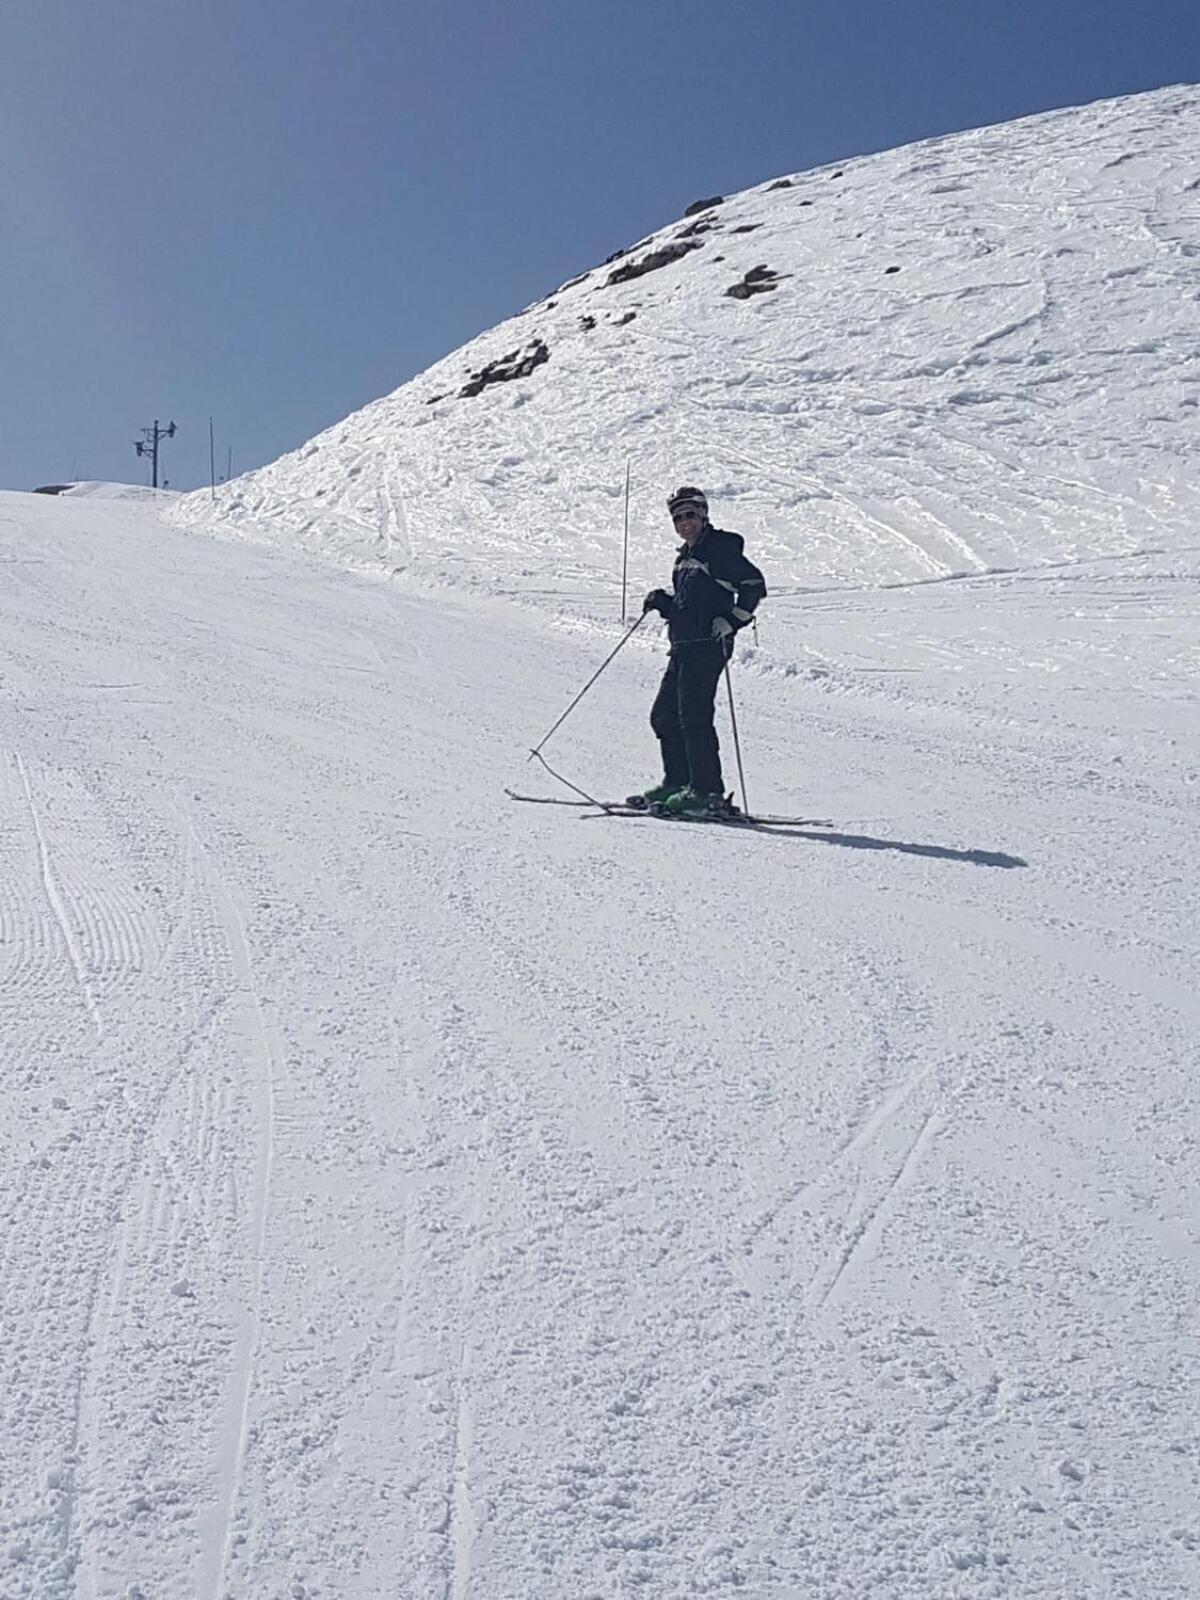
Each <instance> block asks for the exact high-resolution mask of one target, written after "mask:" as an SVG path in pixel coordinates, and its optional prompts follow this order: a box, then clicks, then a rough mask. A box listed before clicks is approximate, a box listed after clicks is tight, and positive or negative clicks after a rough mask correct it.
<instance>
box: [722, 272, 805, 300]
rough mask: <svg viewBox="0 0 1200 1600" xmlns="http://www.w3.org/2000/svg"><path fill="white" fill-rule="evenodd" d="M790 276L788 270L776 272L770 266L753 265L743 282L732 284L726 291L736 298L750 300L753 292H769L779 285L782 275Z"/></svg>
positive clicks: (784, 276)
mask: <svg viewBox="0 0 1200 1600" xmlns="http://www.w3.org/2000/svg"><path fill="white" fill-rule="evenodd" d="M790 276H791V274H790V273H787V272H785V273H783V274H780V273H778V272H774V271H772V269H771V268H770V267H751V268H750V271H749V272H748V273H747V274H746V276H745V277H744V278H743V279H742V281H741V283H735V284H732V285H731V286H730V287H729V288H728V289H726V291H725V293H726V294H727V295H729V296H730V297H731V298H732V299H734V300H749V298H750V296H751V295H752V294H769V293H770V292H771V290H772V289H777V288H778V287H779V283H780V280H781V277H783V278H787V277H790Z"/></svg>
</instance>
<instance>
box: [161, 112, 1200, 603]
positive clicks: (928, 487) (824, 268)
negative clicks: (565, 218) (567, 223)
mask: <svg viewBox="0 0 1200 1600" xmlns="http://www.w3.org/2000/svg"><path fill="white" fill-rule="evenodd" d="M1198 185H1200V90H1197V89H1196V88H1194V87H1181V88H1175V89H1169V90H1163V91H1161V92H1159V93H1155V94H1149V95H1142V96H1137V97H1134V98H1131V99H1126V100H1117V101H1111V102H1107V103H1103V104H1098V105H1095V106H1090V107H1086V108H1084V109H1081V110H1069V111H1062V112H1055V113H1053V114H1051V115H1047V116H1040V117H1034V118H1031V119H1029V120H1027V121H1023V122H1018V123H1014V124H1011V125H1008V126H1004V127H998V128H987V129H983V130H981V131H979V132H973V133H966V134H958V135H955V136H953V137H949V138H942V139H935V140H931V141H928V142H926V143H923V144H920V145H914V146H911V147H908V148H906V149H901V150H896V151H893V152H890V153H888V154H886V155H880V156H871V157H867V158H865V159H862V160H857V161H852V162H848V163H846V164H845V165H844V166H842V167H832V168H826V169H820V170H818V171H815V172H809V173H800V174H795V175H793V176H791V177H787V178H782V179H774V180H771V181H768V182H765V183H763V184H762V185H760V186H759V187H758V188H756V189H753V190H747V191H745V192H744V193H742V194H738V195H733V196H729V197H727V198H725V199H724V200H722V201H721V203H720V204H714V205H711V206H709V207H707V208H706V209H703V210H701V211H699V212H698V213H696V214H694V215H692V216H690V217H686V218H682V219H680V220H679V221H676V222H673V223H671V224H670V225H668V226H667V227H664V228H663V229H661V230H660V231H659V232H658V233H657V234H655V235H653V236H652V237H650V238H648V239H643V240H641V241H639V242H638V243H636V244H633V245H629V246H628V247H627V248H626V249H625V251H624V253H623V254H622V255H621V257H620V259H619V260H616V261H613V262H610V263H607V264H605V265H603V266H594V267H592V268H591V270H589V271H586V272H583V273H582V274H581V276H580V277H579V278H577V279H575V280H574V281H573V282H571V283H569V284H566V285H564V286H563V287H562V288H561V289H559V290H557V291H556V292H555V293H553V294H551V295H550V296H548V297H547V298H546V299H545V300H543V301H541V302H539V303H538V304H536V305H533V306H530V307H529V308H528V309H527V310H526V311H524V312H523V313H522V314H521V315H520V316H517V317H515V318H513V319H512V320H511V321H509V322H507V323H504V324H502V325H501V326H499V327H497V328H495V329H493V330H492V331H491V332H489V333H487V334H484V335H483V336H482V337H481V338H479V339H476V340H475V341H474V342H472V343H471V344H468V345H466V346H464V347H463V348H462V349H461V350H458V351H456V352H455V353H454V354H453V355H450V356H448V357H447V358H446V359H445V360H444V361H442V362H439V363H438V364H437V365H436V366H434V367H431V368H430V369H429V371H428V372H426V373H424V374H423V375H422V376H421V377H419V378H417V379H414V380H413V381H412V382H411V383H408V384H406V385H405V386H404V387H403V388H401V389H398V390H397V391H396V392H395V393H394V394H392V395H390V396H388V397H387V398H385V399H383V400H380V401H377V402H376V403H375V404H373V405H369V406H367V407H366V408H365V409H364V410H362V411H360V412H358V413H357V414H355V415H354V416H352V417H349V418H347V420H346V421H345V422H343V423H340V424H338V425H337V426H336V427H334V428H331V429H329V430H328V431H327V432H326V433H323V434H321V435H320V436H319V437H318V438H316V439H314V440H312V441H311V442H310V443H309V444H307V445H305V446H304V447H303V448H302V449H301V450H299V451H297V452H295V453H294V454H292V455H288V456H285V457H283V458H282V459H281V460H280V461H278V462H276V463H275V464H274V465H272V466H270V467H267V468H265V469H263V470H262V471H260V472H255V473H252V474H250V475H248V476H247V477H245V478H242V479H239V480H238V481H237V482H236V483H234V484H232V485H230V486H228V487H226V488H223V489H222V491H221V499H220V505H219V508H218V515H217V518H216V521H217V523H218V525H219V526H220V527H222V528H225V529H229V530H233V531H235V532H243V533H246V534H248V535H250V536H252V537H255V538H267V539H271V540H276V541H279V542H285V543H289V544H294V543H297V542H299V543H301V544H303V545H304V546H306V547H308V548H311V549H316V550H320V551H322V552H324V553H328V554H330V555H331V556H332V557H333V558H334V559H337V560H340V561H346V562H351V563H355V564H360V565H367V566H376V567H378V566H380V565H382V566H383V567H385V568H387V569H389V570H404V571H406V572H408V573H409V574H410V576H411V577H413V578H416V579H421V578H424V579H427V580H430V581H437V582H444V581H446V579H447V578H451V577H453V578H459V579H465V580H469V581H472V582H476V583H480V584H482V585H484V586H485V587H489V588H491V587H497V586H499V587H501V588H504V589H507V590H511V589H512V588H513V587H514V586H518V587H519V586H524V587H527V588H529V589H535V590H536V589H541V590H544V588H545V585H546V584H547V583H548V582H549V583H551V584H554V585H557V586H560V587H565V588H567V589H572V588H578V587H579V585H581V584H582V585H586V586H587V587H588V588H589V589H590V590H593V591H594V590H596V589H599V590H600V591H601V592H607V593H609V594H611V593H612V592H613V590H614V587H615V585H616V584H617V583H618V582H619V576H620V570H621V560H620V540H621V531H622V523H623V507H622V497H623V487H624V477H625V466H626V461H627V459H631V460H632V469H633V485H634V492H633V496H632V508H631V523H632V526H631V540H632V548H633V559H634V565H635V567H636V568H637V570H639V571H641V570H642V569H643V568H644V567H648V566H650V565H653V564H654V563H656V562H657V561H658V560H659V557H660V551H661V543H662V498H663V487H664V485H670V484H673V483H676V482H680V481H691V480H698V481H701V482H703V483H704V484H705V486H706V487H707V488H708V489H709V492H710V496H712V497H714V498H715V499H716V500H718V501H719V502H720V508H721V514H722V516H724V517H725V519H726V521H727V524H728V525H729V526H732V527H736V528H738V529H739V530H740V531H742V532H743V533H745V534H746V535H747V536H749V537H750V538H751V539H752V542H753V544H754V547H755V548H756V549H757V550H758V551H759V552H760V553H761V554H762V556H763V558H764V560H765V562H766V563H767V564H768V565H769V566H770V568H771V570H772V572H773V573H774V574H775V577H776V583H777V586H778V587H784V586H791V585H795V584H813V583H821V582H828V581H830V580H843V581H851V582H855V583H859V582H871V583H881V582H904V581H912V580H919V579H925V578H930V577H941V576H946V575H949V574H954V573H968V574H970V573H978V572H984V571H988V570H991V569H1010V568H1023V567H1027V566H1030V565H1043V564H1046V563H1048V562H1053V561H1058V560H1070V559H1074V558H1077V557H1080V556H1089V555H1092V556H1098V555H1120V554H1124V553H1127V552H1129V551H1130V550H1134V549H1138V548H1141V547H1143V546H1145V545H1147V544H1161V543H1163V542H1169V541H1170V538H1171V537H1172V534H1173V531H1174V530H1178V529H1184V528H1188V527H1191V526H1194V524H1195V522H1196V519H1197V516H1198V514H1200V488H1198V486H1197V485H1198V474H1197V470H1196V469H1197V457H1198V450H1197V440H1198V439H1200V411H1198V409H1197V408H1198V406H1200V318H1198V315H1197V293H1198V285H1200V187H1198ZM619 242H622V241H614V243H619ZM671 257H675V258H676V259H669V258H671ZM656 261H661V262H664V263H665V264H662V265H658V266H653V263H655V262H656ZM651 266H653V270H645V269H647V268H649V267H651ZM634 273H637V274H638V275H637V276H631V274H634ZM756 274H757V275H758V276H757V277H756ZM747 280H750V282H749V283H748V282H747ZM739 289H740V290H741V291H743V292H745V293H747V295H748V297H747V298H736V297H734V294H733V291H735V290H739ZM518 373H519V374H523V375H521V376H512V375H511V374H518ZM488 380H490V381H488ZM481 385H482V387H481ZM475 391H477V392H475ZM180 515H181V516H183V517H185V518H187V519H189V520H192V521H196V522H199V523H202V524H205V525H208V524H209V523H210V521H212V520H213V517H212V510H211V507H210V505H209V501H208V495H207V493H205V494H202V495H197V496H193V497H191V498H190V499H188V500H185V501H184V502H183V504H182V506H181V508H180Z"/></svg>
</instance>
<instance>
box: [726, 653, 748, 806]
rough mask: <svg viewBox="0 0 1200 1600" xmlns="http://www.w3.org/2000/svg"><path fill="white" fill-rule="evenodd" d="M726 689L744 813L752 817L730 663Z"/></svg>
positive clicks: (727, 669) (727, 662)
mask: <svg viewBox="0 0 1200 1600" xmlns="http://www.w3.org/2000/svg"><path fill="white" fill-rule="evenodd" d="M725 687H726V689H728V691H729V720H730V722H731V723H732V724H733V748H734V750H735V751H736V753H737V769H738V782H739V783H740V784H741V786H742V811H743V813H744V814H745V815H746V816H747V817H748V816H749V815H750V802H749V800H747V799H746V774H745V773H744V772H743V771H742V741H741V740H740V739H739V738H738V725H737V712H736V711H735V710H734V709H733V679H732V678H731V677H730V676H729V661H728V659H726V662H725Z"/></svg>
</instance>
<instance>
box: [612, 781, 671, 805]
mask: <svg viewBox="0 0 1200 1600" xmlns="http://www.w3.org/2000/svg"><path fill="white" fill-rule="evenodd" d="M680 791H681V786H680V785H679V784H678V783H666V782H663V783H656V784H655V785H654V788H653V789H646V790H645V791H644V792H643V793H642V794H631V795H629V796H628V797H627V798H626V801H625V804H626V805H627V806H632V807H633V809H634V810H635V811H653V810H654V808H655V806H661V805H665V804H666V802H667V801H668V800H669V799H670V798H671V796H672V795H675V794H679V793H680Z"/></svg>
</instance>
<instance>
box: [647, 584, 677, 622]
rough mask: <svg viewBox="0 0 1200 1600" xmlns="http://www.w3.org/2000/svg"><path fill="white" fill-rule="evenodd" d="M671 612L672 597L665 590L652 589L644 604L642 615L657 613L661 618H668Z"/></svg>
mask: <svg viewBox="0 0 1200 1600" xmlns="http://www.w3.org/2000/svg"><path fill="white" fill-rule="evenodd" d="M670 610H671V596H670V595H669V594H668V593H667V591H666V590H665V589H651V591H650V593H649V594H648V595H647V596H646V598H645V600H644V601H643V602H642V615H643V616H645V615H646V613H647V611H657V612H658V614H659V616H660V617H666V616H668V615H669V613H670Z"/></svg>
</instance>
